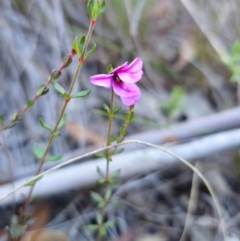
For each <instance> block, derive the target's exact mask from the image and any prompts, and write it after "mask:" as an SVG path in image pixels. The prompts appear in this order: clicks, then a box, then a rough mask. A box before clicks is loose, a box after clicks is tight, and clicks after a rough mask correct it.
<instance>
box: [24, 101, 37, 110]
mask: <svg viewBox="0 0 240 241" xmlns="http://www.w3.org/2000/svg"><path fill="white" fill-rule="evenodd" d="M34 102H35V101H34V100H28V101H27V103H26V108H30V107H31V106H33V105H34Z"/></svg>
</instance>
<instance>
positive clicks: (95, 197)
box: [91, 192, 103, 203]
mask: <svg viewBox="0 0 240 241" xmlns="http://www.w3.org/2000/svg"><path fill="white" fill-rule="evenodd" d="M91 198H92V200H93V201H94V202H96V203H100V202H101V201H103V198H102V196H100V195H99V194H98V193H97V192H91Z"/></svg>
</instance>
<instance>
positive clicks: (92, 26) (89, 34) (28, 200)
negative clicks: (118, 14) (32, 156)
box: [20, 21, 95, 223]
mask: <svg viewBox="0 0 240 241" xmlns="http://www.w3.org/2000/svg"><path fill="white" fill-rule="evenodd" d="M94 25H95V23H93V22H92V21H90V25H89V29H88V33H87V36H86V41H85V44H84V47H83V51H82V54H81V56H80V58H79V61H78V65H77V67H76V70H75V73H74V76H73V79H72V81H71V85H70V87H69V90H68V93H67V95H68V96H70V95H71V93H72V90H73V87H74V84H75V83H76V80H77V77H78V74H79V72H80V70H81V67H82V65H83V63H84V55H85V53H86V50H87V46H88V44H89V41H90V38H91V35H92V31H93V28H94ZM68 103H69V99H65V101H64V104H63V106H62V109H61V112H60V115H59V117H58V119H57V122H56V124H55V126H54V128H53V130H52V131H51V134H50V136H49V139H48V142H47V146H46V148H45V151H44V154H43V156H42V158H41V159H40V163H39V166H38V169H37V171H36V174H35V176H38V175H39V173H40V172H41V170H42V166H43V164H44V163H45V159H46V156H47V154H48V152H49V150H50V147H51V144H52V142H53V139H54V134H55V132H56V131H57V129H58V126H59V123H60V121H61V119H62V117H63V115H64V113H65V110H66V108H67V105H68ZM36 180H37V179H36ZM35 184H36V183H34V184H33V185H32V186H31V188H30V191H29V194H28V196H27V199H26V202H25V205H24V207H23V209H22V217H21V218H20V219H21V222H22V223H25V221H26V220H25V215H24V213H25V212H26V210H27V208H28V206H29V204H30V201H31V197H32V194H33V190H34V187H35Z"/></svg>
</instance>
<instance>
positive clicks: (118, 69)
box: [110, 62, 128, 74]
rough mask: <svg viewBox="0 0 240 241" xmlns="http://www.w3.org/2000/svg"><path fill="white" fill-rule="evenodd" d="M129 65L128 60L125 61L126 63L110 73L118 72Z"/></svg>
mask: <svg viewBox="0 0 240 241" xmlns="http://www.w3.org/2000/svg"><path fill="white" fill-rule="evenodd" d="M127 65H128V62H125V63H124V64H122V65H120V66H118V67H117V68H115V69H113V70H112V71H111V72H110V74H114V73H116V72H117V71H120V70H121V69H122V68H124V67H126V66H127Z"/></svg>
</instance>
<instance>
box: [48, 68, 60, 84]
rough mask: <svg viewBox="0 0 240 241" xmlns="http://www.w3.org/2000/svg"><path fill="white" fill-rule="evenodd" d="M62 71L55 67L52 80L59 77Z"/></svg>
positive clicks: (51, 76)
mask: <svg viewBox="0 0 240 241" xmlns="http://www.w3.org/2000/svg"><path fill="white" fill-rule="evenodd" d="M61 74H62V73H61V71H60V70H58V69H54V70H53V71H52V73H51V75H50V81H51V82H52V81H54V80H56V79H58V78H59V77H60V76H61Z"/></svg>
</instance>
